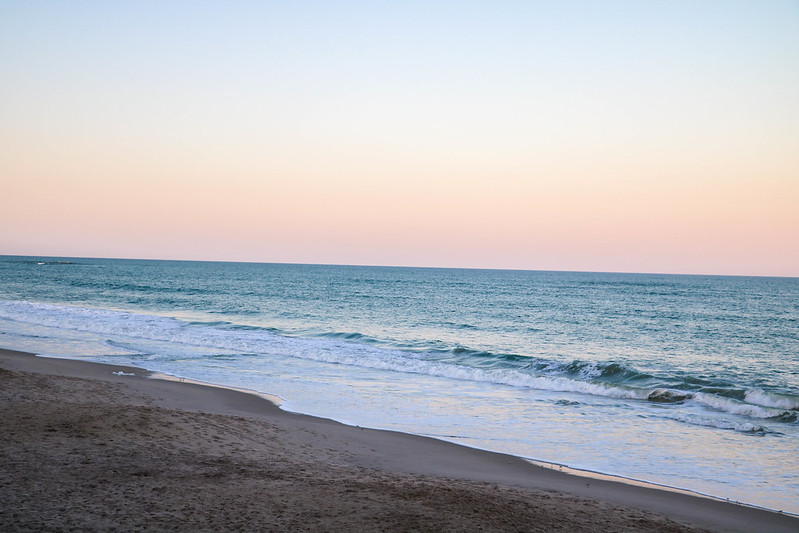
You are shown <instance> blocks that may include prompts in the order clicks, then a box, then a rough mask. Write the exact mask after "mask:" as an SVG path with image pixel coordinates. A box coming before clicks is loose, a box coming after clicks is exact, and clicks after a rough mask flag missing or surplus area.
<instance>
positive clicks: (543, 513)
mask: <svg viewBox="0 0 799 533" xmlns="http://www.w3.org/2000/svg"><path fill="white" fill-rule="evenodd" d="M149 376H150V374H149V373H148V372H147V371H145V370H142V369H138V368H130V367H117V366H111V365H101V364H95V363H87V362H81V361H72V360H66V359H48V358H43V357H34V356H32V355H29V354H23V353H20V352H12V351H7V350H0V530H2V531H65V530H71V529H79V530H103V531H110V530H120V531H135V530H148V531H161V530H183V531H198V530H204V531H230V530H246V531H286V530H288V531H385V530H390V531H478V530H485V531H697V530H702V529H709V530H713V531H774V532H778V531H794V532H795V531H799V519H797V518H796V517H791V516H786V515H782V514H779V513H775V512H769V511H764V510H761V509H754V508H750V507H745V506H740V505H735V504H730V503H726V502H720V501H716V500H711V499H707V498H701V497H696V496H691V495H686V494H682V493H676V492H671V491H665V490H659V489H655V488H643V487H637V486H633V485H629V484H626V483H618V482H614V481H605V480H599V479H593V478H587V477H581V476H576V475H570V474H566V473H562V472H558V471H555V470H552V469H547V468H541V467H538V466H535V465H533V464H530V463H529V462H527V461H524V460H522V459H519V458H516V457H512V456H508V455H503V454H496V453H490V452H485V451H480V450H474V449H470V448H466V447H462V446H458V445H455V444H451V443H446V442H442V441H438V440H435V439H429V438H425V437H418V436H413V435H406V434H402V433H396V432H389V431H377V430H369V429H361V428H358V427H351V426H346V425H343V424H339V423H337V422H333V421H330V420H325V419H320V418H315V417H310V416H304V415H298V414H292V413H287V412H284V411H282V410H280V409H279V408H278V407H277V406H276V405H274V404H273V403H271V402H270V401H268V400H267V399H264V398H262V397H259V396H257V395H254V394H248V393H245V392H240V391H234V390H230V389H225V388H219V387H211V386H203V385H199V384H192V383H181V382H178V381H170V380H162V379H152V378H151V377H149Z"/></svg>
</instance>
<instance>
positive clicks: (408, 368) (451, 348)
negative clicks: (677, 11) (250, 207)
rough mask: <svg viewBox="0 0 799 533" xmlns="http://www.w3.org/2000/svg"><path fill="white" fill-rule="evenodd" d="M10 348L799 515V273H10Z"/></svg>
mask: <svg viewBox="0 0 799 533" xmlns="http://www.w3.org/2000/svg"><path fill="white" fill-rule="evenodd" d="M0 345H1V346H4V347H8V348H16V349H21V350H29V351H33V352H36V353H41V354H45V355H53V356H62V357H76V358H83V359H90V360H94V361H104V362H114V363H120V364H132V365H138V366H142V367H145V368H148V369H152V370H157V371H161V372H165V373H168V374H172V375H176V376H183V377H187V378H192V379H197V380H202V381H206V382H210V383H218V384H224V385H231V386H237V387H244V388H249V389H255V390H259V391H262V392H268V393H272V394H277V395H279V396H280V397H281V398H283V400H284V403H283V406H284V408H286V409H290V410H295V411H300V412H305V413H309V414H315V415H319V416H325V417H329V418H333V419H336V420H341V421H344V422H348V423H351V424H358V425H361V426H370V427H378V428H386V429H395V430H400V431H406V432H412V433H417V434H424V435H431V436H436V437H439V438H444V439H447V440H452V441H455V442H459V443H462V444H466V445H469V446H475V447H480V448H486V449H491V450H496V451H503V452H508V453H513V454H516V455H520V456H523V457H528V458H533V459H538V460H543V461H551V462H556V463H561V464H566V465H569V466H572V467H575V468H582V469H588V470H594V471H599V472H606V473H609V474H615V475H621V476H626V477H630V478H634V479H640V480H645V481H650V482H655V483H661V484H666V485H671V486H676V487H681V488H686V489H690V490H695V491H699V492H703V493H707V494H711V495H714V496H718V497H722V498H729V499H731V500H736V501H743V502H747V503H751V504H756V505H762V506H766V507H770V508H775V509H781V510H785V511H789V512H793V513H799V504H797V503H796V502H797V501H799V497H797V496H799V466H797V463H799V462H797V461H796V460H795V457H796V456H797V452H799V422H797V415H799V279H796V278H744V277H711V276H673V275H643V274H596V273H567V272H521V271H488V270H454V269H414V268H385V267H346V266H317V265H275V264H242V263H206V262H175V261H132V260H98V259H57V258H56V259H54V258H28V257H2V258H0Z"/></svg>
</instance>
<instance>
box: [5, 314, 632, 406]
mask: <svg viewBox="0 0 799 533" xmlns="http://www.w3.org/2000/svg"><path fill="white" fill-rule="evenodd" d="M0 317H2V318H7V319H9V320H15V321H19V322H27V323H33V324H37V325H43V326H48V327H53V328H60V329H70V330H77V331H85V332H91V333H94V334H103V335H108V336H113V337H119V336H125V337H129V338H133V339H142V340H145V341H156V342H159V343H161V342H169V343H178V344H180V345H190V346H196V347H205V348H212V349H214V350H224V351H234V352H238V353H254V354H266V355H268V354H275V355H281V356H287V357H297V358H302V359H308V360H313V361H320V362H326V363H334V364H346V365H353V366H360V367H367V368H373V369H378V370H391V371H398V372H408V373H415V374H425V375H431V376H436V377H443V378H450V379H461V380H469V381H482V382H489V383H496V384H501V385H510V386H515V387H526V388H532V389H541V390H548V391H557V392H576V393H582V394H590V395H594V396H603V397H610V398H619V399H643V398H645V397H646V392H645V391H639V390H633V389H628V388H623V387H619V386H614V385H609V384H604V383H596V382H590V381H582V380H578V379H572V378H569V377H563V376H536V375H531V374H528V373H525V372H521V371H518V370H514V369H491V370H486V369H480V368H474V367H469V366H464V365H455V364H450V363H446V362H440V361H430V360H428V358H427V356H426V355H425V354H420V353H415V352H404V351H399V350H391V349H386V348H377V347H374V346H369V345H366V344H358V343H352V342H347V341H345V340H331V339H299V338H293V337H283V336H280V335H277V334H275V333H273V332H270V331H267V330H262V329H260V330H249V329H224V328H221V329H220V328H216V327H212V326H197V325H195V326H190V325H189V324H187V323H185V322H181V321H180V320H177V319H174V318H170V317H163V316H157V315H145V314H136V313H129V312H124V311H111V310H105V309H89V308H82V307H70V306H61V305H53V304H43V303H30V302H0ZM113 344H114V345H117V343H113ZM123 345H124V346H126V347H133V348H134V349H135V348H137V346H136V343H132V344H131V343H129V342H128V343H124V344H123ZM138 348H139V349H140V351H141V353H143V354H147V355H148V358H150V359H162V358H166V359H170V358H174V357H181V356H183V357H185V356H186V355H187V350H185V349H181V348H179V347H178V346H175V347H174V348H173V349H172V350H171V351H169V350H166V349H161V350H157V351H158V353H157V354H153V353H152V350H151V349H150V348H149V347H147V346H143V345H142V346H138ZM162 348H164V347H162ZM166 352H169V353H166ZM592 368H593V369H594V370H596V368H595V367H593V366H589V367H587V370H586V371H587V373H588V374H589V375H590V374H593V372H591V369H592Z"/></svg>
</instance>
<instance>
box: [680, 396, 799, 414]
mask: <svg viewBox="0 0 799 533" xmlns="http://www.w3.org/2000/svg"><path fill="white" fill-rule="evenodd" d="M694 399H695V400H696V401H697V402H699V403H701V404H703V405H706V406H708V407H712V408H713V409H716V410H718V411H724V412H726V413H731V414H734V415H740V416H747V417H750V418H778V417H780V416H784V415H786V414H787V413H786V411H784V410H781V409H775V408H773V407H763V406H760V405H753V404H750V403H745V402H741V401H738V400H734V399H732V398H723V397H721V396H715V395H713V394H704V393H701V392H699V393H696V395H695V396H694Z"/></svg>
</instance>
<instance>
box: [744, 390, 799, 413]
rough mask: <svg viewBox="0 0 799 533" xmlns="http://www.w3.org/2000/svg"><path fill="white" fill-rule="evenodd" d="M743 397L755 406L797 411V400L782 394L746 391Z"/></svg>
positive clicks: (798, 399) (798, 404) (798, 408)
mask: <svg viewBox="0 0 799 533" xmlns="http://www.w3.org/2000/svg"><path fill="white" fill-rule="evenodd" d="M745 397H746V401H747V402H749V403H753V404H756V405H762V406H765V407H777V408H780V409H791V410H793V411H797V410H799V398H796V397H795V396H794V397H791V396H787V395H784V394H776V393H771V392H764V391H762V390H748V391H746V396H745Z"/></svg>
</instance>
